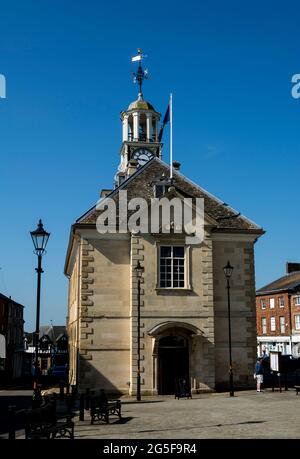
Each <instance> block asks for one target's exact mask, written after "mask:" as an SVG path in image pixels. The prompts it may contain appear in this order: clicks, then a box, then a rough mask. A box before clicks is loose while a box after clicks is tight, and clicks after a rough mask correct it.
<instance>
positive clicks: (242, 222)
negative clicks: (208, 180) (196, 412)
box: [65, 91, 263, 395]
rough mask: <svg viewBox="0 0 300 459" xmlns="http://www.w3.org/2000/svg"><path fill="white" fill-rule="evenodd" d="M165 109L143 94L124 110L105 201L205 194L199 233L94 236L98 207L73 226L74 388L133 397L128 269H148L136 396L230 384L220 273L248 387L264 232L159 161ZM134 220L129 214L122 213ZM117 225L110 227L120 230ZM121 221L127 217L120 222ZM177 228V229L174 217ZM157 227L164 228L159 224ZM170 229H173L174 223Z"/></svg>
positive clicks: (132, 291) (133, 320)
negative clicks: (182, 382) (258, 245)
mask: <svg viewBox="0 0 300 459" xmlns="http://www.w3.org/2000/svg"><path fill="white" fill-rule="evenodd" d="M159 119H160V114H159V113H158V112H157V111H156V110H155V109H154V107H153V105H152V104H150V103H149V102H147V101H145V100H144V98H143V95H142V93H141V91H140V93H139V95H138V99H137V100H136V101H134V102H132V103H131V104H130V105H129V107H128V109H127V110H125V111H123V112H122V113H121V121H122V143H121V148H120V157H121V159H120V166H119V168H118V171H117V173H116V176H115V189H114V190H113V191H111V190H110V191H108V190H103V193H102V194H101V196H102V197H103V198H104V197H105V196H106V197H109V198H111V199H113V200H114V202H115V203H116V207H117V208H119V205H120V202H119V191H120V190H126V191H127V193H128V199H131V198H139V197H142V198H144V199H146V200H147V203H148V204H149V203H150V200H151V199H152V198H154V197H161V196H164V197H167V198H169V199H171V198H173V197H178V198H179V199H181V200H182V199H183V198H184V197H189V198H191V199H195V198H196V197H199V198H203V199H204V206H205V223H204V226H205V235H204V241H203V242H202V243H201V244H198V245H192V244H188V243H186V240H185V236H186V234H185V233H183V232H181V233H180V234H178V233H177V234H176V233H175V232H174V231H171V232H170V233H169V234H164V233H163V231H162V230H161V231H160V232H159V233H157V234H153V233H147V232H143V231H141V232H140V233H138V234H136V233H134V232H132V231H129V230H128V231H125V232H116V233H115V234H112V233H106V234H100V233H99V232H98V231H97V228H96V222H97V218H98V217H99V215H100V214H101V211H99V210H97V208H96V206H95V207H94V208H92V209H90V210H89V211H87V212H86V213H85V214H84V215H82V216H81V217H80V218H79V219H78V220H77V221H76V223H75V224H74V225H72V228H71V234H70V241H69V246H68V251H67V257H66V264H65V274H66V275H67V276H68V278H69V281H70V282H69V306H68V334H69V348H70V374H69V377H70V383H71V384H76V383H77V384H78V386H79V387H80V388H84V387H90V388H100V387H102V388H104V389H106V391H107V392H119V393H129V394H131V395H133V394H136V389H137V368H138V365H137V364H138V360H137V359H138V331H139V330H138V328H137V327H138V290H137V284H138V282H137V276H136V272H135V267H136V265H137V262H138V261H140V262H141V264H142V265H143V267H144V274H143V278H142V289H141V328H140V334H141V379H142V394H149V395H150V394H170V393H174V380H175V378H176V377H180V376H182V377H185V378H186V379H188V380H189V381H190V385H191V388H192V391H193V392H200V391H208V390H215V389H221V388H226V387H228V378H229V376H228V370H229V357H228V310H227V291H226V279H225V276H224V272H223V267H224V265H226V263H227V261H228V259H229V260H230V262H231V264H232V265H233V266H234V274H233V276H232V279H231V284H232V285H231V300H232V302H231V307H232V311H231V314H232V319H231V320H232V355H233V367H234V382H235V385H236V386H238V387H249V386H250V385H253V366H254V362H255V358H256V322H255V280H254V243H255V242H256V240H257V239H258V238H259V237H260V236H261V235H262V234H263V230H262V229H261V228H260V227H259V226H258V225H256V224H255V223H253V222H252V221H250V220H248V219H247V218H246V217H244V216H242V215H241V214H240V213H239V212H236V211H235V210H233V209H232V208H231V207H229V206H228V205H227V204H225V203H224V202H223V201H221V200H219V199H217V198H216V197H214V196H213V195H211V194H210V193H208V192H206V191H205V190H203V189H202V188H201V187H200V186H198V185H196V184H195V183H193V182H191V181H190V180H189V179H188V178H187V177H185V176H184V175H182V174H181V173H180V172H179V170H178V167H179V165H178V164H176V168H177V170H175V171H174V181H173V182H172V184H171V185H172V186H170V181H169V177H170V168H169V166H168V164H166V163H164V162H163V161H162V159H161V158H162V143H161V141H160V138H159V136H158V123H159ZM128 218H129V217H128ZM121 223H122V222H121V220H120V221H118V222H117V226H118V225H121ZM125 223H127V221H126V222H125ZM171 223H172V222H171ZM160 224H161V225H162V222H160ZM171 226H172V225H171Z"/></svg>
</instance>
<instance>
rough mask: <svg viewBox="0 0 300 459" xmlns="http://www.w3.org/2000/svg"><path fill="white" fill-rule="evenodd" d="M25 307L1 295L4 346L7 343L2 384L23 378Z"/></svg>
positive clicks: (0, 327) (0, 370)
mask: <svg viewBox="0 0 300 459" xmlns="http://www.w3.org/2000/svg"><path fill="white" fill-rule="evenodd" d="M23 310H24V306H22V305H21V304H19V303H17V302H16V301H14V300H12V299H11V297H7V296H5V295H2V294H1V293H0V335H2V337H4V338H2V339H1V342H2V346H3V345H4V343H5V348H6V349H5V359H0V360H1V362H0V378H1V381H2V382H8V381H11V380H12V379H16V378H20V377H21V376H22V364H23V350H24V347H23V336H24V320H23Z"/></svg>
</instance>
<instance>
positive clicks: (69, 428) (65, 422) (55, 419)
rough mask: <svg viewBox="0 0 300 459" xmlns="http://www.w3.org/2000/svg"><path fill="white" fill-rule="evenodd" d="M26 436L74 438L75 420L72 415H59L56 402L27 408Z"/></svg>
mask: <svg viewBox="0 0 300 459" xmlns="http://www.w3.org/2000/svg"><path fill="white" fill-rule="evenodd" d="M25 438H26V439H42V438H46V439H52V440H53V439H55V438H69V439H71V440H73V439H74V422H73V421H72V419H71V415H68V414H63V415H61V416H58V415H57V414H56V410H55V404H53V403H47V404H46V405H45V406H41V407H40V408H35V409H33V410H27V411H26V412H25Z"/></svg>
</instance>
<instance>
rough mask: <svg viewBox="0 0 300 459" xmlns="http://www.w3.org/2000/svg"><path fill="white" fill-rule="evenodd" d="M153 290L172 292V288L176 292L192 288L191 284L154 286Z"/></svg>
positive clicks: (188, 290) (187, 290)
mask: <svg viewBox="0 0 300 459" xmlns="http://www.w3.org/2000/svg"><path fill="white" fill-rule="evenodd" d="M155 290H156V291H158V292H166V291H168V292H169V291H171V292H173V291H174V290H175V291H176V292H178V291H179V292H191V291H192V290H193V289H192V287H191V286H187V287H155Z"/></svg>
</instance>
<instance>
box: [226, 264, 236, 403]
mask: <svg viewBox="0 0 300 459" xmlns="http://www.w3.org/2000/svg"><path fill="white" fill-rule="evenodd" d="M223 271H224V274H225V277H226V280H227V305H228V337H229V391H230V397H234V389H233V373H232V357H231V320H230V282H229V281H230V278H231V275H232V271H233V266H231V264H230V263H229V261H228V262H227V265H226V266H224V268H223Z"/></svg>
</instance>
